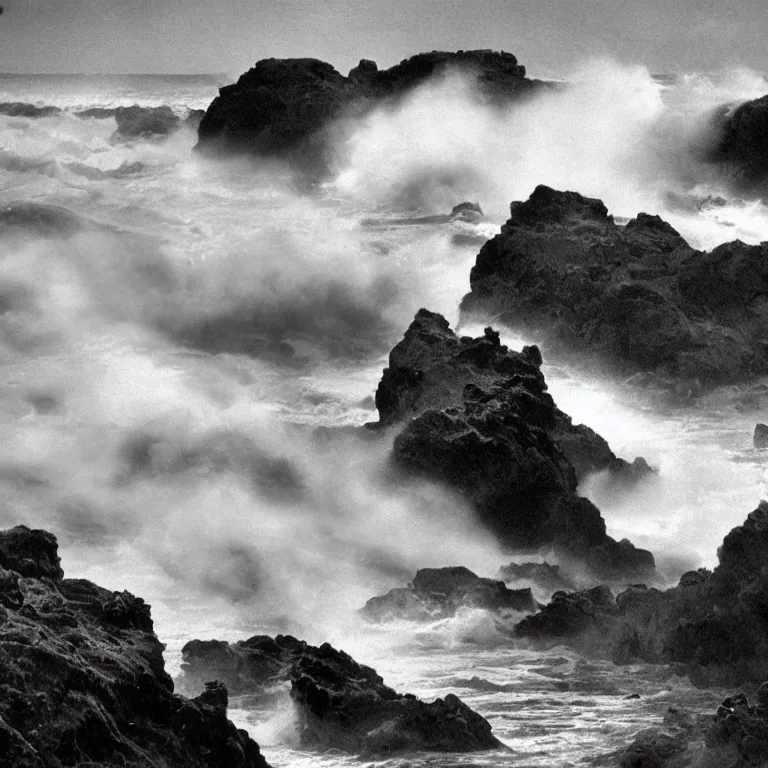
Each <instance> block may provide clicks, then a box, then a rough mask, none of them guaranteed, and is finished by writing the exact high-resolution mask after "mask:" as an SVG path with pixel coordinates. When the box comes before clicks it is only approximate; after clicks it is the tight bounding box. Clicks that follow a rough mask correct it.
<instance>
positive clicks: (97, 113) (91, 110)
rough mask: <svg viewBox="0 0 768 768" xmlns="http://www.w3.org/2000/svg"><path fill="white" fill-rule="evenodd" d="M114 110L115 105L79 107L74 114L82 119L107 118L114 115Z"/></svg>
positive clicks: (115, 108)
mask: <svg viewBox="0 0 768 768" xmlns="http://www.w3.org/2000/svg"><path fill="white" fill-rule="evenodd" d="M115 112H117V107H88V109H81V110H79V111H77V112H75V115H77V117H79V118H81V119H83V120H86V119H88V118H93V119H94V120H106V119H107V118H110V117H114V116H115Z"/></svg>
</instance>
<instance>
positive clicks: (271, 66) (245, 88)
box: [198, 50, 541, 171]
mask: <svg viewBox="0 0 768 768" xmlns="http://www.w3.org/2000/svg"><path fill="white" fill-rule="evenodd" d="M451 70H459V71H463V72H466V73H468V74H470V75H471V76H473V77H474V78H475V80H476V82H477V86H478V88H477V91H478V96H479V97H481V98H485V99H486V100H490V101H492V102H497V103H499V102H505V101H508V100H510V99H517V98H520V97H521V96H523V95H525V94H528V93H531V92H532V91H533V90H534V89H535V88H536V87H537V86H540V85H541V84H540V83H538V82H537V81H534V80H529V79H527V78H526V77H525V67H522V66H520V65H519V64H518V63H517V59H516V58H515V57H514V56H513V55H512V54H511V53H505V52H503V51H502V52H501V53H498V52H495V51H490V50H480V51H458V52H456V53H447V52H442V51H432V52H431V53H421V54H418V55H417V56H412V57H411V58H409V59H405V60H404V61H402V62H400V64H398V65H396V66H394V67H390V68H389V69H384V70H379V68H378V67H377V65H376V63H375V62H373V61H369V60H365V59H363V60H362V61H361V62H360V64H359V65H358V66H357V67H355V68H354V69H352V70H351V72H350V73H349V76H348V77H344V75H342V74H341V73H340V72H338V71H336V70H335V69H334V68H333V67H332V66H331V65H330V64H327V63H325V62H323V61H319V60H318V59H262V60H261V61H259V62H257V63H256V65H255V66H254V67H253V68H252V69H250V70H249V71H248V72H246V73H245V74H244V75H241V77H240V78H239V80H238V81H237V83H234V84H232V85H227V86H224V87H223V88H220V89H219V96H217V97H216V98H215V99H214V100H213V102H212V103H211V104H210V106H209V107H208V110H207V111H206V113H205V117H204V118H203V120H202V122H201V123H200V127H199V130H198V135H199V139H200V142H199V144H198V148H199V149H201V150H205V151H207V152H217V153H218V152H222V151H225V152H233V151H234V152H246V153H251V154H258V155H266V156H273V157H280V158H284V159H289V160H291V161H292V162H294V163H295V164H297V165H300V166H302V167H303V168H305V169H313V170H320V171H322V170H323V169H324V168H325V165H326V162H327V160H328V158H327V155H326V152H327V136H326V135H325V133H324V131H325V129H326V128H328V127H329V125H330V124H331V123H332V122H333V121H335V120H337V119H339V118H342V117H351V116H357V117H359V116H361V115H363V114H365V113H366V112H367V111H368V110H370V109H371V108H373V107H374V106H377V105H381V104H384V103H392V102H393V101H394V100H396V99H398V98H400V97H401V96H403V95H404V94H407V93H408V92H410V91H412V90H413V89H414V88H416V87H417V86H419V85H421V84H422V83H424V82H425V81H426V80H428V79H429V78H434V77H438V76H440V75H442V74H444V73H446V72H448V71H451Z"/></svg>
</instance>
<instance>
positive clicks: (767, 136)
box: [703, 95, 768, 194]
mask: <svg viewBox="0 0 768 768" xmlns="http://www.w3.org/2000/svg"><path fill="white" fill-rule="evenodd" d="M711 128H712V130H713V133H714V136H715V138H714V140H713V141H712V143H711V144H710V145H709V146H707V147H706V148H705V150H704V152H703V156H704V159H705V160H708V161H709V162H713V163H718V164H720V165H721V166H722V167H723V171H724V172H725V174H726V175H727V177H728V178H729V180H730V181H731V183H732V184H733V186H734V187H735V188H736V189H737V190H738V191H740V192H743V193H747V194H754V193H757V194H764V193H765V191H766V181H768V95H766V96H762V97H761V98H759V99H753V100H752V101H746V102H744V103H743V104H740V105H739V106H737V107H735V108H734V105H732V104H726V105H723V106H722V107H720V108H719V109H718V110H717V111H716V112H715V114H714V116H713V119H712V125H711Z"/></svg>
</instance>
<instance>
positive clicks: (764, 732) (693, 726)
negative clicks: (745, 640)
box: [595, 683, 768, 768]
mask: <svg viewBox="0 0 768 768" xmlns="http://www.w3.org/2000/svg"><path fill="white" fill-rule="evenodd" d="M611 760H613V761H615V762H613V763H609V762H607V761H611ZM595 764H596V765H608V764H613V765H619V766H620V767H621V768H686V767H687V766H698V767H699V768H710V766H711V767H712V768H714V767H715V766H718V768H719V767H720V766H723V768H760V767H761V766H765V765H766V764H768V683H763V684H762V685H761V686H760V687H759V688H758V689H757V692H756V695H755V697H754V701H753V703H750V701H749V699H748V698H747V696H746V695H745V694H743V693H737V694H734V695H733V696H728V697H727V698H725V699H724V700H723V702H722V703H721V704H720V706H719V707H718V708H717V711H716V713H715V714H714V715H711V714H704V713H699V712H686V711H682V710H679V709H676V708H670V709H669V711H668V712H667V713H666V714H665V715H664V720H663V724H662V725H661V726H660V727H656V728H648V729H646V730H644V731H641V732H640V733H639V734H637V735H636V736H635V739H634V740H633V742H632V743H631V744H630V745H629V747H627V749H626V750H622V751H620V752H617V753H614V754H613V755H607V756H606V759H605V760H602V759H599V760H598V761H597V762H596V763H595Z"/></svg>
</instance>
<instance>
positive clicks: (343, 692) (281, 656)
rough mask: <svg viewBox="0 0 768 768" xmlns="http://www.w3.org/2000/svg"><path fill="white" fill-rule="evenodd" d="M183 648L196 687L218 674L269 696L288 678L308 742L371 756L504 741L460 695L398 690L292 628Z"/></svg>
mask: <svg viewBox="0 0 768 768" xmlns="http://www.w3.org/2000/svg"><path fill="white" fill-rule="evenodd" d="M182 655H183V659H184V663H183V682H184V683H185V684H186V685H190V686H192V687H195V686H199V685H200V683H201V682H202V681H204V680H206V679H209V678H210V677H216V678H217V679H219V680H223V681H224V683H225V684H226V685H227V686H228V687H229V688H230V689H231V690H232V691H236V692H239V693H246V694H250V695H251V696H253V695H257V696H258V695H261V696H264V695H269V693H270V692H271V691H272V690H273V689H274V688H275V687H276V686H278V685H279V684H281V683H285V684H287V685H289V686H290V698H291V701H292V702H293V704H294V707H295V711H296V716H297V721H298V723H297V724H298V734H299V742H300V744H301V746H302V747H304V748H312V749H339V750H342V751H344V752H351V753H356V754H360V755H361V756H363V757H366V756H369V757H370V756H383V755H389V754H392V753H394V752H401V751H412V752H413V751H441V752H475V751H481V750H489V749H498V748H500V747H502V746H503V745H502V744H501V742H499V741H498V739H496V737H495V736H493V734H492V732H491V726H490V724H489V723H488V721H487V720H485V718H483V717H481V716H480V715H478V714H477V713H476V712H475V711H473V710H472V709H470V708H469V707H468V706H467V705H466V704H464V702H462V701H461V699H459V698H458V697H457V696H454V695H453V694H449V695H448V696H446V697H445V698H444V699H437V700H435V701H434V702H432V703H430V704H427V703H425V702H423V701H421V700H419V699H417V698H416V697H415V696H413V695H411V694H400V693H396V692H395V691H394V690H392V689H391V688H389V687H388V686H386V685H385V684H384V681H383V680H382V678H381V677H380V676H379V675H378V674H377V673H376V671H375V670H374V669H372V668H371V667H367V666H364V665H361V664H358V663H357V662H356V661H355V660H354V659H353V658H352V657H351V656H349V655H348V654H346V653H344V652H343V651H337V650H336V649H334V648H332V647H331V646H330V645H328V643H325V644H324V645H322V646H320V647H319V648H317V647H314V646H311V645H309V644H307V643H305V642H303V641H301V640H297V639H296V638H295V637H291V636H286V635H278V636H277V637H275V638H272V637H269V636H267V635H257V636H255V637H251V638H249V639H248V640H243V641H240V642H237V643H231V644H230V643H226V642H222V641H218V640H212V641H200V640H193V641H190V642H189V643H187V644H186V645H185V646H184V648H183V649H182Z"/></svg>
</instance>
